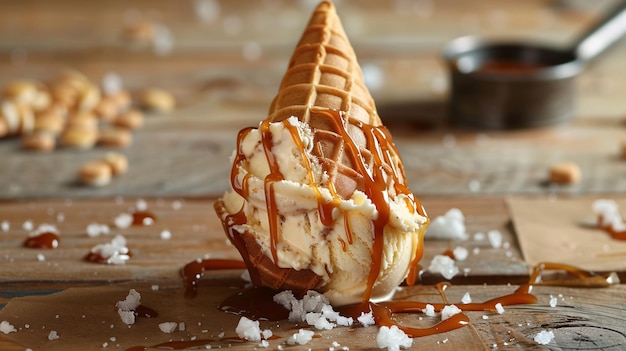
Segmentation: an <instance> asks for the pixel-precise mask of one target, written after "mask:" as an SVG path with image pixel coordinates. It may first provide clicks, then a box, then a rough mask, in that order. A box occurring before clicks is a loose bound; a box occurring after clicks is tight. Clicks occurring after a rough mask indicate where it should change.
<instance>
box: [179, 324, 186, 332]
mask: <svg viewBox="0 0 626 351" xmlns="http://www.w3.org/2000/svg"><path fill="white" fill-rule="evenodd" d="M186 328H187V327H186V326H185V322H178V330H179V331H185V329H186Z"/></svg>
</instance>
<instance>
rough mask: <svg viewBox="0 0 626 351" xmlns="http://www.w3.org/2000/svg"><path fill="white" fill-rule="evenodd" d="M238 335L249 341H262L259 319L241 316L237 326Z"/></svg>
mask: <svg viewBox="0 0 626 351" xmlns="http://www.w3.org/2000/svg"><path fill="white" fill-rule="evenodd" d="M235 332H236V333H237V335H238V336H239V337H240V338H242V339H246V340H248V341H257V342H258V341H261V328H260V327H259V321H253V320H251V319H248V318H246V317H241V319H240V320H239V323H238V324H237V328H235Z"/></svg>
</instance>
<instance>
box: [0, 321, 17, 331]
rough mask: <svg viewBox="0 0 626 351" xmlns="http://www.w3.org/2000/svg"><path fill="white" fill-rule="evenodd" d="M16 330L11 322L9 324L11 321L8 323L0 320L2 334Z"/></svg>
mask: <svg viewBox="0 0 626 351" xmlns="http://www.w3.org/2000/svg"><path fill="white" fill-rule="evenodd" d="M16 331H17V329H15V327H14V326H13V324H11V323H9V322H7V321H2V322H0V332H2V333H4V334H9V333H15V332H16Z"/></svg>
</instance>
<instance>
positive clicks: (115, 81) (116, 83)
mask: <svg viewBox="0 0 626 351" xmlns="http://www.w3.org/2000/svg"><path fill="white" fill-rule="evenodd" d="M100 85H101V86H102V92H103V93H104V94H105V95H114V94H117V93H118V92H120V91H121V90H122V89H123V88H124V83H123V82H122V77H120V75H119V74H117V73H113V72H108V73H107V74H105V75H104V76H103V77H102V82H101V83H100Z"/></svg>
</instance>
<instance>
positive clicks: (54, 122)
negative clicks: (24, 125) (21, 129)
mask: <svg viewBox="0 0 626 351" xmlns="http://www.w3.org/2000/svg"><path fill="white" fill-rule="evenodd" d="M64 127H65V118H64V117H63V115H62V114H61V112H59V111H58V110H57V109H50V108H49V109H46V110H44V111H41V112H39V113H37V114H36V115H35V131H47V132H51V133H54V134H59V133H61V131H62V130H63V128H64Z"/></svg>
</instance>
